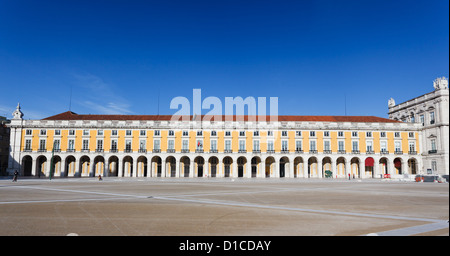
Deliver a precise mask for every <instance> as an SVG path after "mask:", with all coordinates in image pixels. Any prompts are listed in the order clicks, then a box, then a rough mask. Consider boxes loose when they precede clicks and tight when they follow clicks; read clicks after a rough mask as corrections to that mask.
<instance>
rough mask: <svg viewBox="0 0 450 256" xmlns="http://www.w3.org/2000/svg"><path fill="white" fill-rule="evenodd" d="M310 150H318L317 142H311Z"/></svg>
mask: <svg viewBox="0 0 450 256" xmlns="http://www.w3.org/2000/svg"><path fill="white" fill-rule="evenodd" d="M309 150H316V141H315V140H311V141H310V142H309Z"/></svg>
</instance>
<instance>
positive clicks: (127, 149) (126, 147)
mask: <svg viewBox="0 0 450 256" xmlns="http://www.w3.org/2000/svg"><path fill="white" fill-rule="evenodd" d="M125 150H126V151H131V140H126V141H125Z"/></svg>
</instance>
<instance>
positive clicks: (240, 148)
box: [239, 140, 245, 150]
mask: <svg viewBox="0 0 450 256" xmlns="http://www.w3.org/2000/svg"><path fill="white" fill-rule="evenodd" d="M239 150H245V140H239Z"/></svg>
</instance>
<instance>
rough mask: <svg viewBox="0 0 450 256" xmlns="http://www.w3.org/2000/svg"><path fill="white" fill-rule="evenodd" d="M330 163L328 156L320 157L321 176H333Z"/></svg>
mask: <svg viewBox="0 0 450 256" xmlns="http://www.w3.org/2000/svg"><path fill="white" fill-rule="evenodd" d="M331 166H332V163H331V158H330V157H324V158H323V159H322V172H323V173H322V177H325V178H333V171H332V168H331Z"/></svg>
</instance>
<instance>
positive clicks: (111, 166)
mask: <svg viewBox="0 0 450 256" xmlns="http://www.w3.org/2000/svg"><path fill="white" fill-rule="evenodd" d="M105 175H107V176H111V177H117V176H118V175H119V158H118V157H117V156H111V157H110V158H109V159H108V172H107V173H106V174H105Z"/></svg>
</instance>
